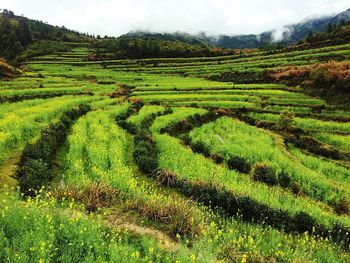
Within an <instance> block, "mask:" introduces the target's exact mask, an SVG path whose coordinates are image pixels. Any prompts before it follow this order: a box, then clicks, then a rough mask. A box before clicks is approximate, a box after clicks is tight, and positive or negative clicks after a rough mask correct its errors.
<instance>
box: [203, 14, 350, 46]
mask: <svg viewBox="0 0 350 263" xmlns="http://www.w3.org/2000/svg"><path fill="white" fill-rule="evenodd" d="M349 21H350V9H348V10H346V11H344V12H341V13H339V14H337V15H333V16H324V17H316V18H312V17H311V18H306V19H304V20H303V21H301V22H299V23H297V24H292V25H285V26H284V27H283V28H282V30H283V33H282V38H281V39H275V38H274V34H275V32H276V30H269V31H266V32H263V33H261V34H259V35H253V34H252V35H241V36H228V35H222V36H219V37H204V38H203V40H206V41H208V43H210V44H212V45H215V46H218V47H223V48H258V47H262V46H264V45H267V44H270V43H272V42H281V43H282V44H295V43H297V42H299V41H301V40H303V39H305V38H306V37H307V36H309V34H310V32H312V33H319V32H326V31H327V30H328V29H329V26H330V25H331V26H337V25H341V24H342V23H344V22H349Z"/></svg>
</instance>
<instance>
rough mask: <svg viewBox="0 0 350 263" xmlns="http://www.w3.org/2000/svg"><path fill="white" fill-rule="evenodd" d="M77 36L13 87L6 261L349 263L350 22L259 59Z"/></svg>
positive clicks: (41, 42)
mask: <svg viewBox="0 0 350 263" xmlns="http://www.w3.org/2000/svg"><path fill="white" fill-rule="evenodd" d="M16 19H17V18H16ZM10 21H15V20H10ZM31 32H32V29H31ZM69 32H70V31H69ZM69 32H68V31H67V34H72V35H71V37H73V39H74V41H73V42H72V41H68V40H67V39H66V38H65V39H59V38H55V37H53V38H49V39H43V38H41V37H40V38H37V37H35V38H34V39H33V40H32V42H31V43H30V44H28V46H27V48H25V49H24V51H23V52H21V53H20V55H16V59H17V60H18V61H21V64H20V66H21V72H22V74H20V75H16V76H15V77H14V78H6V79H0V116H1V118H0V200H1V202H0V262H28V261H34V262H121V263H129V262H137V263H138V262H140V263H141V262H142V263H145V262H147V263H148V262H164V263H173V262H185V263H187V262H191V263H192V262H193V263H194V262H196V263H197V262H200V263H212V262H241V263H255V262H303V263H304V262H305V263H311V262H325V263H335V262H336V263H338V262H339V263H348V262H350V187H349V186H350V143H349V142H350V110H349V109H350V105H349V101H350V99H348V98H349V97H348V96H349V95H350V86H349V80H350V44H349V43H346V42H345V43H343V42H341V41H340V42H338V40H340V39H344V34H345V35H347V34H348V33H347V32H348V26H347V25H343V26H339V27H334V28H332V29H331V30H329V32H326V33H321V34H314V35H313V36H310V37H309V38H307V39H306V40H305V41H303V42H302V43H298V44H297V45H292V46H288V47H282V48H279V47H266V48H265V49H250V50H232V49H218V48H213V47H212V46H210V45H207V44H205V43H201V42H200V41H199V42H197V41H196V40H194V39H192V38H191V37H190V36H183V35H181V34H180V35H179V34H178V35H177V36H173V35H167V34H165V35H163V34H160V35H159V34H156V35H153V34H149V33H147V34H144V33H140V32H138V33H134V34H130V35H127V36H122V37H120V38H108V37H106V38H103V39H101V37H97V38H96V39H95V38H90V37H85V36H80V35H79V34H78V35H75V33H74V32H73V33H69ZM18 36H20V34H19V35H18ZM32 36H33V35H32ZM0 37H1V35H0ZM337 38H339V39H337ZM9 43H10V42H9ZM11 43H12V42H11ZM8 47H9V45H8ZM215 52H216V53H215ZM225 52H227V53H225ZM1 69H5V71H4V70H3V71H1ZM0 72H5V74H8V73H10V74H11V72H12V68H11V67H10V66H8V64H6V62H5V61H4V60H3V59H1V60H0ZM334 94H337V96H338V98H335V97H334ZM342 100H343V101H342Z"/></svg>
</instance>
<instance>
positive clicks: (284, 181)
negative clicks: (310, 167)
mask: <svg viewBox="0 0 350 263" xmlns="http://www.w3.org/2000/svg"><path fill="white" fill-rule="evenodd" d="M278 183H279V185H280V186H282V187H284V188H288V187H290V186H291V183H292V180H291V179H290V176H289V175H288V174H287V173H286V172H282V173H280V174H279V175H278Z"/></svg>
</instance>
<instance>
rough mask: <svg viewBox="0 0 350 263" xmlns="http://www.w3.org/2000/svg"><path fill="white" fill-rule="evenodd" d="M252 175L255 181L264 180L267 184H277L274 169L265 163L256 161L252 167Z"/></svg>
mask: <svg viewBox="0 0 350 263" xmlns="http://www.w3.org/2000/svg"><path fill="white" fill-rule="evenodd" d="M251 174H252V177H253V179H254V180H255V181H260V182H264V183H266V184H269V185H276V184H277V182H278V181H277V176H276V171H275V170H274V169H273V168H272V167H271V166H269V165H268V164H266V163H257V164H256V165H255V166H254V167H253V169H252V172H251Z"/></svg>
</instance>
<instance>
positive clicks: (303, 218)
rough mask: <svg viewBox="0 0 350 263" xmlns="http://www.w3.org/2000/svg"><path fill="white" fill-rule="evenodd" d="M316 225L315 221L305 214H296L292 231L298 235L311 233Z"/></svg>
mask: <svg viewBox="0 0 350 263" xmlns="http://www.w3.org/2000/svg"><path fill="white" fill-rule="evenodd" d="M316 225H317V224H316V220H315V219H314V218H313V217H311V216H310V215H308V214H307V213H305V212H298V213H297V214H296V215H295V216H294V229H295V230H296V231H298V232H299V233H303V232H306V231H308V232H309V233H312V231H313V228H314V227H315V226H316Z"/></svg>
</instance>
